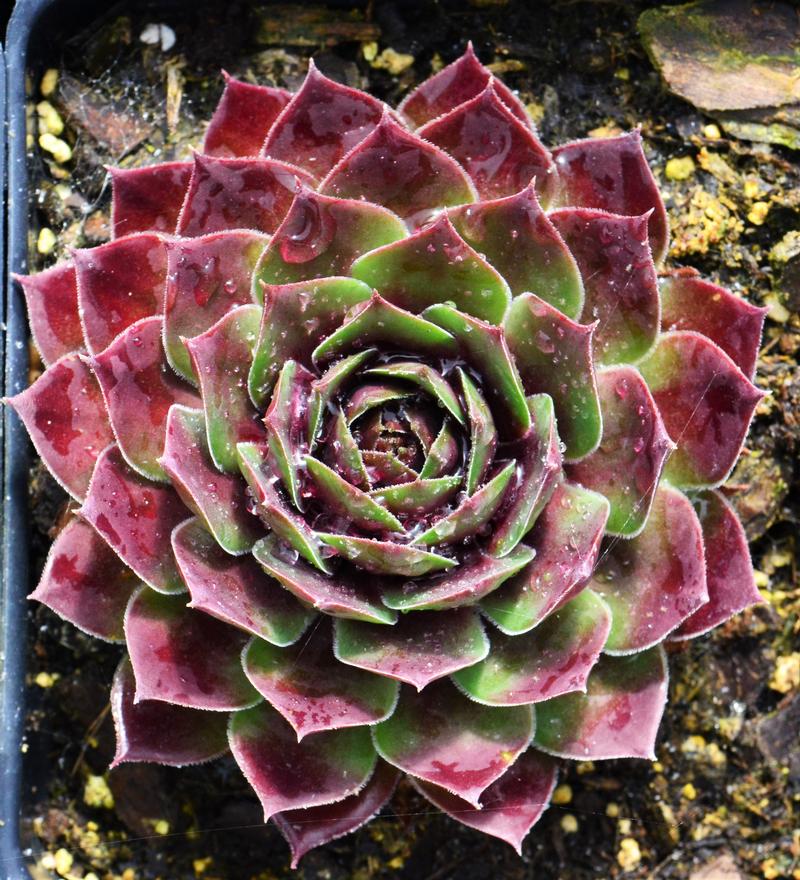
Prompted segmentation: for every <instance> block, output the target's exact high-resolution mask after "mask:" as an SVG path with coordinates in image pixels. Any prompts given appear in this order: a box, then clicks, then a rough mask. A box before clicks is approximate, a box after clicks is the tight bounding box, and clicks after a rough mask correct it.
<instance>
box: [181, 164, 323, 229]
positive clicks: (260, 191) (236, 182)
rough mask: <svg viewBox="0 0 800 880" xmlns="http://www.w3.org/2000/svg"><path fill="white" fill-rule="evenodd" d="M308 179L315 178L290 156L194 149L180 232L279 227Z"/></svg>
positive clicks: (308, 181) (307, 182) (309, 180)
mask: <svg viewBox="0 0 800 880" xmlns="http://www.w3.org/2000/svg"><path fill="white" fill-rule="evenodd" d="M303 183H305V184H310V183H311V178H310V177H309V176H308V175H307V174H306V173H305V172H304V171H301V170H300V169H299V168H296V167H294V166H293V165H288V164H287V163H285V162H276V161H274V160H273V159H257V158H250V159H217V158H214V157H212V156H202V155H200V154H199V153H195V156H194V168H193V169H192V179H191V181H190V183H189V189H188V191H187V193H186V201H185V202H184V203H183V208H182V209H181V215H180V218H179V220H178V227H177V229H178V234H179V235H185V236H196V235H208V234H210V233H212V232H223V231H224V230H226V229H253V230H256V231H258V232H274V231H275V230H276V229H277V228H278V224H279V223H280V222H281V220H283V218H284V216H285V214H286V212H287V211H288V210H289V206H290V205H291V204H292V199H294V195H295V193H296V192H297V187H298V186H299V185H300V184H303Z"/></svg>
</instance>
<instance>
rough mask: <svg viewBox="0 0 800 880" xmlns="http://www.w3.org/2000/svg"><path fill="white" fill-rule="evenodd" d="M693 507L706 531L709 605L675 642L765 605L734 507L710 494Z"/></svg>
mask: <svg viewBox="0 0 800 880" xmlns="http://www.w3.org/2000/svg"><path fill="white" fill-rule="evenodd" d="M694 504H695V508H696V510H697V512H698V514H699V516H700V524H701V526H702V529H703V539H704V543H705V550H706V557H705V558H706V583H707V585H708V602H707V603H706V604H705V605H703V606H702V607H701V608H700V609H699V610H698V611H695V613H694V614H693V615H692V616H691V617H690V618H688V620H685V621H684V622H683V623H682V624H681V626H680V627H679V628H678V629H677V630H676V631H675V633H674V634H673V636H672V638H674V639H692V638H694V637H695V636H699V635H702V634H703V633H705V632H708V630H710V629H713V628H714V627H715V626H719V624H721V623H724V622H725V621H726V620H728V618H730V617H732V616H733V615H734V614H738V613H739V612H740V611H742V610H743V609H744V608H747V607H748V606H750V605H755V604H759V603H762V602H763V601H764V599H763V598H762V596H761V594H760V593H759V592H758V589H757V587H756V584H755V579H754V577H753V565H752V563H751V562H750V551H749V549H748V547H747V535H746V534H745V531H744V529H743V528H742V524H741V523H740V522H739V518H738V517H737V516H736V513H735V512H734V510H733V508H732V507H731V505H730V504H729V503H728V502H727V501H726V500H725V498H724V496H723V495H721V494H720V493H719V492H714V491H711V490H708V491H705V492H700V493H699V494H698V495H696V496H695V498H694Z"/></svg>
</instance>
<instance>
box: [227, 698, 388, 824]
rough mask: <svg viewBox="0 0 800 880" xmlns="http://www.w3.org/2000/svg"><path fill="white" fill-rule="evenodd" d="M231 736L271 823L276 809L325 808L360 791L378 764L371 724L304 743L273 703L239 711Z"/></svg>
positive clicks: (330, 732) (325, 733) (324, 734)
mask: <svg viewBox="0 0 800 880" xmlns="http://www.w3.org/2000/svg"><path fill="white" fill-rule="evenodd" d="M228 741H229V742H230V746H231V751H232V752H233V757H234V758H235V759H236V763H237V764H238V765H239V767H240V769H241V771H242V773H243V774H244V776H245V778H246V779H247V781H248V782H249V783H250V785H251V786H252V788H253V789H254V791H255V793H256V794H257V795H258V798H259V800H260V801H261V805H262V807H263V808H264V821H265V822H266V821H267V820H268V819H269V818H270V817H271V816H273V815H275V813H282V812H285V811H286V810H292V809H304V808H308V807H320V806H323V805H325V804H332V803H337V802H339V801H342V800H344V799H345V798H346V797H348V796H349V795H354V794H356V793H357V792H359V791H361V790H362V789H363V788H364V786H365V785H366V784H367V782H368V781H369V779H370V777H371V776H372V773H373V772H374V770H375V765H376V763H377V756H376V754H375V750H374V749H373V747H372V744H371V742H370V738H369V729H368V728H366V727H350V728H346V729H344V730H328V731H322V732H320V733H318V734H316V735H315V736H313V737H311V738H310V739H304V740H301V741H300V742H298V740H297V737H296V736H295V732H294V731H293V730H292V728H291V727H290V726H289V724H288V723H287V722H286V720H285V719H284V718H282V717H281V716H280V715H279V714H278V713H277V712H276V711H275V710H274V709H273V708H272V707H271V706H270V705H269V704H268V703H261V704H259V705H258V706H255V707H254V708H252V709H248V710H247V711H245V712H237V713H236V714H235V715H234V716H233V717H232V718H231V724H230V728H229V730H228Z"/></svg>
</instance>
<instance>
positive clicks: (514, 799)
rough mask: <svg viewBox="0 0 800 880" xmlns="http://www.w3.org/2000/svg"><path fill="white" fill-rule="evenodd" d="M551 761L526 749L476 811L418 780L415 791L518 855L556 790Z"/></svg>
mask: <svg viewBox="0 0 800 880" xmlns="http://www.w3.org/2000/svg"><path fill="white" fill-rule="evenodd" d="M556 779H557V771H556V764H555V762H554V761H553V760H552V758H548V757H547V756H546V755H542V754H541V753H540V752H536V751H535V750H533V749H529V750H528V751H527V752H525V753H524V754H523V755H520V757H519V759H518V760H517V761H516V762H515V763H514V764H513V765H512V766H511V767H509V768H508V770H506V772H505V773H504V774H503V775H502V776H501V777H500V778H499V779H498V780H497V781H496V782H494V783H492V785H490V786H489V787H488V788H487V789H486V790H485V791H484V792H483V794H481V796H480V809H477V808H476V807H474V806H473V805H472V804H469V803H467V801H465V800H462V799H461V798H460V797H457V796H456V795H454V794H451V793H450V792H449V791H445V789H443V788H439V787H438V786H436V785H431V784H430V783H429V782H423V781H422V780H413V783H414V785H415V786H416V788H417V789H418V790H419V791H420V792H421V793H422V794H423V795H424V796H425V797H426V798H427V799H428V800H429V801H430V802H431V803H432V804H433V805H434V806H435V807H438V808H439V809H440V810H442V812H444V813H447V815H448V816H450V817H451V818H452V819H455V820H456V822H460V823H461V824H462V825H467V826H468V827H469V828H476V829H477V830H478V831H482V832H483V833H484V834H491V835H492V837H497V838H499V839H500V840H504V841H505V842H506V843H508V844H510V845H511V846H513V847H514V849H515V850H516V851H517V853H518V854H519V855H522V841H523V840H524V839H525V838H526V836H527V835H528V832H529V831H530V830H531V828H532V827H533V826H534V825H535V824H536V823H537V822H538V821H539V817H540V816H541V815H542V813H543V812H544V811H545V810H546V809H547V807H548V805H549V804H550V795H551V794H552V793H553V789H554V788H555V786H556Z"/></svg>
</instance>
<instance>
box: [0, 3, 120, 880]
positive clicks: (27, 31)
mask: <svg viewBox="0 0 800 880" xmlns="http://www.w3.org/2000/svg"><path fill="white" fill-rule="evenodd" d="M100 8H103V6H102V5H101V4H100V3H92V2H87V0H79V2H71V0H19V2H17V4H16V6H15V8H14V11H13V13H12V15H11V19H10V21H9V25H8V32H7V37H6V53H5V63H4V64H2V65H0V81H2V87H0V118H2V119H3V120H5V121H6V122H7V133H8V137H7V140H6V138H2V139H0V167H2V169H3V170H4V171H5V169H6V155H5V153H6V145H7V147H8V155H7V159H8V173H7V190H6V193H7V195H6V205H7V207H8V212H7V217H0V223H3V221H4V220H6V221H7V230H8V245H7V251H6V252H7V255H8V261H7V263H6V264H5V265H6V274H5V284H4V321H5V327H6V332H5V339H4V343H3V348H2V353H3V355H4V376H3V391H4V394H6V395H12V394H16V393H17V392H18V391H20V390H22V389H23V388H24V387H25V386H26V385H27V373H28V329H27V319H26V310H25V303H24V298H23V296H22V291H21V290H20V289H19V286H18V285H17V284H15V283H14V282H13V281H12V280H11V277H10V273H11V272H24V271H25V269H26V264H27V253H28V227H29V223H28V202H29V200H28V170H27V156H26V135H27V132H26V115H25V77H26V73H27V72H28V71H29V70H32V69H35V67H36V64H35V62H34V59H35V58H36V57H37V54H36V52H37V47H38V46H40V45H42V44H43V43H44V42H45V41H48V42H51V41H52V40H53V39H54V38H55V35H57V34H58V33H59V32H62V33H63V31H62V28H63V26H64V23H65V22H67V21H69V22H72V23H74V22H76V21H78V20H80V19H85V18H87V17H89V16H91V14H92V12H93V11H95V10H97V9H100ZM6 109H7V111H8V112H7V113H6ZM3 176H4V177H5V176H6V175H3ZM4 240H5V235H4V234H0V262H2V243H3V241H4ZM2 439H3V462H2V466H3V492H4V496H3V541H2V583H0V877H2V878H3V880H30V874H29V873H28V871H27V869H26V867H25V857H24V855H23V853H22V851H21V846H20V836H19V831H20V821H19V820H20V812H21V794H22V784H23V772H22V771H23V751H22V734H23V722H24V716H25V704H24V694H25V661H26V657H25V648H26V639H25V620H26V612H25V606H26V599H25V596H26V594H27V593H28V591H29V582H28V547H29V544H28V521H29V511H28V462H29V444H28V438H27V434H26V432H25V430H24V428H23V427H22V424H21V422H20V421H19V419H18V418H17V417H16V416H15V415H14V414H13V413H12V412H11V411H10V410H9V409H8V408H6V409H5V410H4V413H3V424H2Z"/></svg>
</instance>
